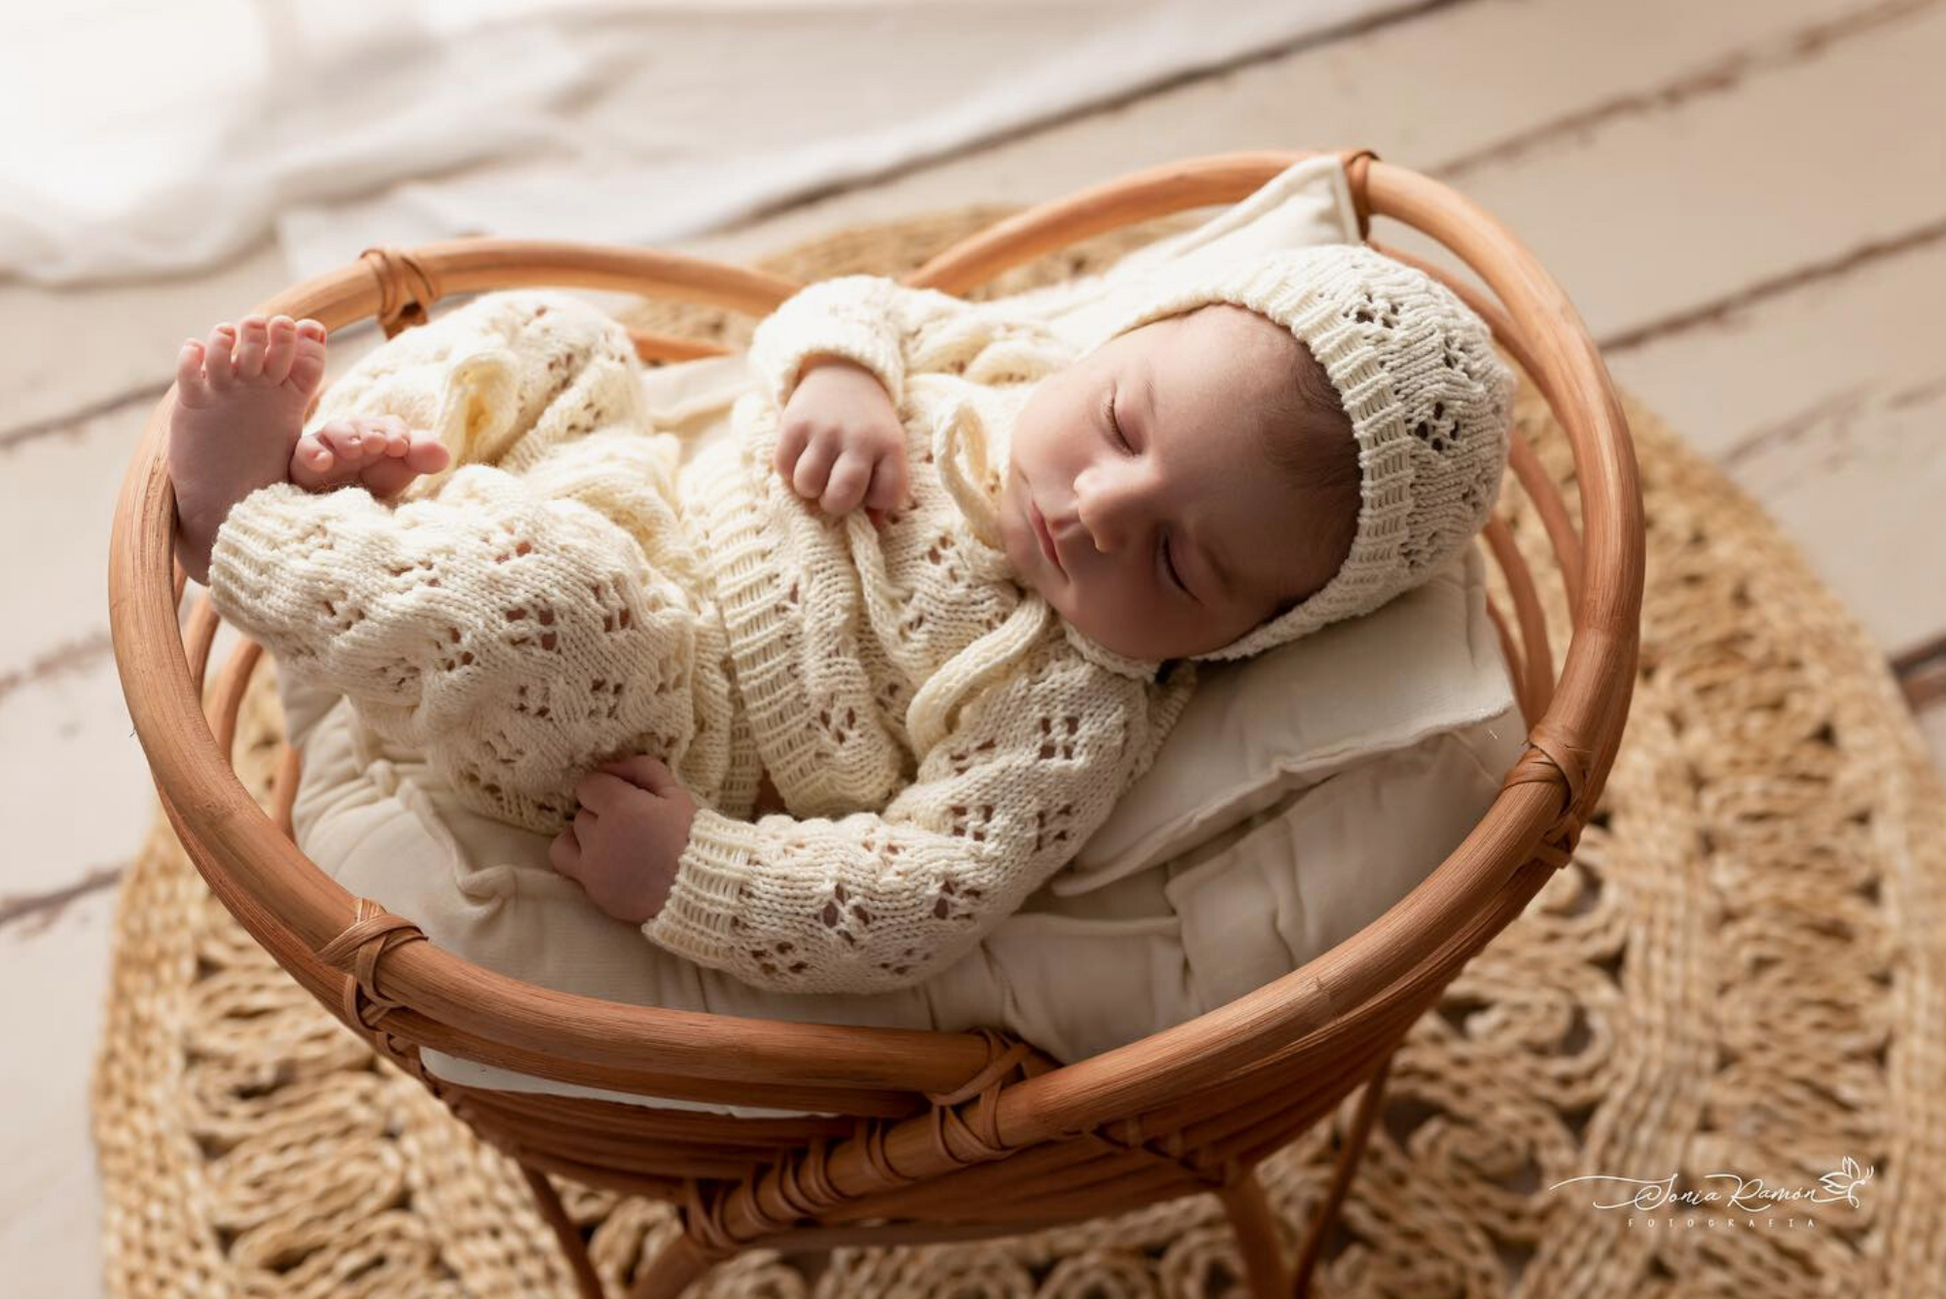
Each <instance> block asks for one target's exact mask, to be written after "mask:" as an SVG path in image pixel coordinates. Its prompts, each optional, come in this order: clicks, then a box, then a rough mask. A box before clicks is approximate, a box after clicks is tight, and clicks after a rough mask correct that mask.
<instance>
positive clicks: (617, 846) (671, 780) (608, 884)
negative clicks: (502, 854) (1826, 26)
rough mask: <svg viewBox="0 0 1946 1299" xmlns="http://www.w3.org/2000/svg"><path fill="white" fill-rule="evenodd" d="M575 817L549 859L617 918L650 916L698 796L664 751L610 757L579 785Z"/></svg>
mask: <svg viewBox="0 0 1946 1299" xmlns="http://www.w3.org/2000/svg"><path fill="white" fill-rule="evenodd" d="M574 796H575V797H576V798H577V799H579V800H580V802H581V811H580V812H578V813H576V814H575V818H574V824H573V826H571V827H570V828H568V829H566V830H563V831H561V833H560V834H558V835H556V836H554V842H553V843H552V844H550V845H549V846H548V850H547V861H548V864H549V865H550V866H552V867H553V868H554V869H555V870H557V871H559V872H561V874H563V875H565V876H567V877H568V878H569V879H571V880H574V881H576V882H577V883H579V884H580V885H581V887H582V888H584V889H586V890H587V892H588V897H589V899H590V900H591V901H592V902H593V903H594V904H595V905H596V906H598V907H600V908H601V909H602V910H603V911H605V912H607V913H608V914H609V915H611V916H613V917H615V918H616V919H617V920H626V921H628V922H629V923H630V924H632V925H639V924H643V923H645V922H646V921H648V920H651V919H653V918H654V917H655V915H656V914H657V913H658V912H660V911H661V910H662V904H663V903H664V902H666V901H668V898H669V890H670V888H671V887H673V886H674V883H675V878H676V863H677V861H678V859H680V858H681V856H682V851H683V849H684V848H685V847H687V846H688V844H689V827H690V825H691V824H692V823H693V822H694V821H695V819H696V800H695V799H693V798H691V797H690V796H689V791H688V790H686V789H684V788H683V787H682V785H681V784H680V783H679V782H678V781H677V780H676V777H675V775H674V774H673V773H672V772H670V770H669V768H668V767H667V766H666V765H664V764H663V763H662V762H661V761H660V760H659V759H656V758H652V757H649V756H648V755H647V754H643V755H641V756H639V757H634V758H628V759H625V760H623V761H620V762H605V763H603V764H602V765H601V766H599V767H597V768H596V769H595V770H593V771H591V772H589V773H588V774H587V775H585V776H583V777H582V778H581V780H580V782H579V783H578V784H576V785H575V787H574Z"/></svg>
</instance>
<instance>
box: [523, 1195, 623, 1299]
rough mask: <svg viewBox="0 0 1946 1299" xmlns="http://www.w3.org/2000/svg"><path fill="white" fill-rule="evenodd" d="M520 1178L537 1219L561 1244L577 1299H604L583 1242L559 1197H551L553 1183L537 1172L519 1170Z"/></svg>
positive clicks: (578, 1230)
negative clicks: (531, 1197)
mask: <svg viewBox="0 0 1946 1299" xmlns="http://www.w3.org/2000/svg"><path fill="white" fill-rule="evenodd" d="M520 1174H521V1176H522V1177H525V1178H526V1179H527V1186H528V1188H529V1189H530V1190H532V1191H533V1193H534V1203H535V1204H536V1205H537V1206H538V1207H539V1208H540V1211H541V1217H543V1218H545V1219H547V1225H548V1226H550V1227H552V1228H553V1229H554V1236H555V1238H556V1239H557V1240H559V1241H560V1242H561V1252H562V1253H563V1254H565V1255H567V1259H568V1270H569V1271H571V1272H573V1273H574V1288H575V1289H576V1290H577V1291H579V1292H580V1294H581V1299H608V1296H607V1295H606V1294H604V1293H603V1291H602V1288H601V1278H600V1277H598V1276H596V1275H595V1265H594V1263H593V1261H592V1260H590V1259H589V1257H588V1245H587V1242H586V1241H584V1240H582V1239H581V1229H580V1228H579V1227H577V1226H575V1225H574V1222H573V1220H572V1219H570V1218H569V1217H568V1211H567V1210H566V1209H564V1208H563V1207H561V1197H560V1196H558V1195H556V1194H555V1193H554V1183H552V1182H550V1181H548V1180H547V1174H546V1173H543V1172H542V1171H541V1170H540V1169H538V1168H529V1167H528V1166H527V1165H526V1164H522V1165H521V1166H520Z"/></svg>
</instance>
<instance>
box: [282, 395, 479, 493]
mask: <svg viewBox="0 0 1946 1299" xmlns="http://www.w3.org/2000/svg"><path fill="white" fill-rule="evenodd" d="M452 458H453V457H452V453H451V452H450V451H448V450H447V449H446V445H445V444H444V443H443V442H441V441H440V440H439V439H438V438H437V437H435V436H433V435H432V434H431V433H429V432H427V431H425V430H424V429H414V428H407V427H406V423H405V421H404V420H402V419H400V418H399V417H398V416H396V415H347V416H345V417H343V418H340V419H334V420H331V421H329V422H328V423H326V424H325V425H324V427H322V428H319V429H314V430H312V431H311V432H309V433H306V434H305V435H304V436H302V437H300V438H299V439H298V440H297V446H296V447H295V448H294V449H293V450H292V451H291V467H290V479H291V481H292V482H293V483H296V484H297V485H298V486H299V487H302V488H303V489H304V490H305V491H307V492H328V491H332V490H334V489H336V488H339V487H349V486H351V485H352V484H354V483H356V484H358V485H359V486H361V487H363V488H364V489H365V490H366V491H368V492H370V493H371V494H372V495H373V496H377V497H380V498H388V499H389V498H390V497H393V496H397V495H398V494H399V493H400V492H402V491H404V490H405V487H406V484H408V483H410V482H411V481H412V480H413V479H415V478H417V477H418V476H419V475H420V474H436V473H438V472H439V471H440V470H442V469H444V468H445V467H446V465H447V464H448V463H449V462H450V461H451V460H452Z"/></svg>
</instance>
